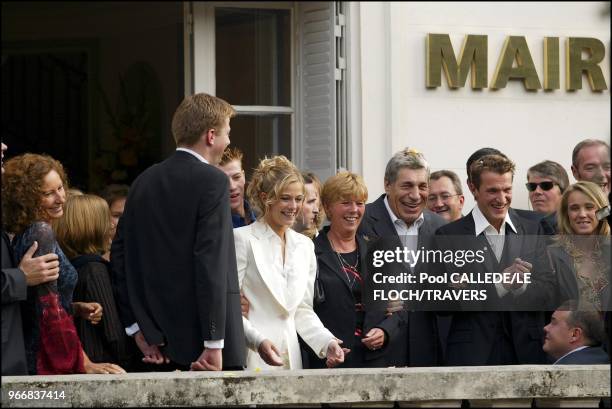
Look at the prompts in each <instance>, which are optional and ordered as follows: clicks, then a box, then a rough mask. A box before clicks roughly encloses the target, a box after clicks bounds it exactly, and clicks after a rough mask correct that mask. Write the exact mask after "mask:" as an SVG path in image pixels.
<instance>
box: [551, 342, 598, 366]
mask: <svg viewBox="0 0 612 409" xmlns="http://www.w3.org/2000/svg"><path fill="white" fill-rule="evenodd" d="M588 347H589V346H588V345H583V346H581V347H578V348H576V349H573V350H571V351H569V352H568V353H567V354H565V355H563V356H562V357H561V358H559V359H557V360H556V361H555V362H554V363H553V365H554V364H556V363H557V362H559V361H560V360H562V359H563V358H565V357H566V356H568V355H569V354H573V353H574V352H578V351H582V350H583V349H585V348H588Z"/></svg>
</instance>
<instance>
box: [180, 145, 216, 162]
mask: <svg viewBox="0 0 612 409" xmlns="http://www.w3.org/2000/svg"><path fill="white" fill-rule="evenodd" d="M176 150H177V151H183V152H187V153H191V154H192V155H193V156H195V157H196V158H198V159H199V160H200V162H204V163H207V164H209V163H208V161H207V160H206V159H205V158H204V156H202V155H200V154H199V153H197V152H196V151H192V150H191V149H189V148H176Z"/></svg>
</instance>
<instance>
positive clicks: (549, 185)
mask: <svg viewBox="0 0 612 409" xmlns="http://www.w3.org/2000/svg"><path fill="white" fill-rule="evenodd" d="M555 185H556V183H555V182H550V181H547V182H540V183H534V182H529V183H525V186H527V190H529V191H530V192H534V191H535V190H536V189H537V188H538V186H540V187H541V188H542V190H544V191H546V190H550V189H552V188H553V187H555Z"/></svg>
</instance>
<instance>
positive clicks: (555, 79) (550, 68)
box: [544, 37, 560, 90]
mask: <svg viewBox="0 0 612 409" xmlns="http://www.w3.org/2000/svg"><path fill="white" fill-rule="evenodd" d="M559 88H560V87H559V37H544V89H545V90H552V89H559Z"/></svg>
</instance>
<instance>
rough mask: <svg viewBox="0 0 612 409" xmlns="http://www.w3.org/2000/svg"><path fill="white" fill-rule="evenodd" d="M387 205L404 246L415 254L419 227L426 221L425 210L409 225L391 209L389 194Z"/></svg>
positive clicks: (385, 200)
mask: <svg viewBox="0 0 612 409" xmlns="http://www.w3.org/2000/svg"><path fill="white" fill-rule="evenodd" d="M384 202H385V207H386V208H387V212H389V217H390V218H391V223H393V227H395V231H396V232H397V235H398V236H399V238H400V240H401V241H402V244H403V245H404V247H406V248H407V249H408V250H409V251H410V252H411V254H415V252H416V250H417V247H418V235H419V229H420V228H421V226H422V225H423V223H424V222H425V216H423V212H421V214H420V215H419V217H417V219H416V220H415V221H414V222H413V223H412V224H411V225H410V226H408V225H407V224H406V222H405V221H403V220H402V219H400V218H398V217H397V216H396V215H395V213H393V210H391V206H389V200H387V196H385V199H384Z"/></svg>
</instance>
